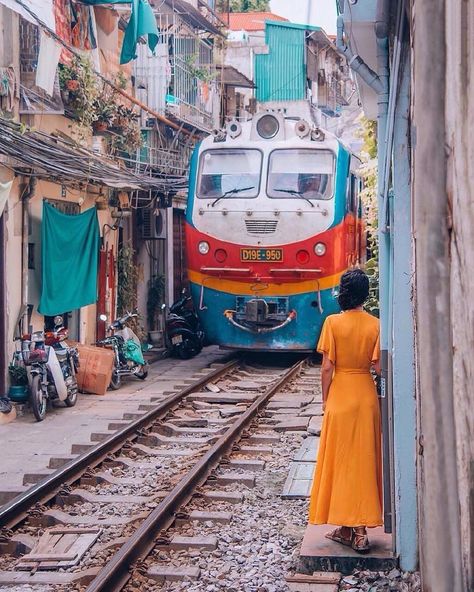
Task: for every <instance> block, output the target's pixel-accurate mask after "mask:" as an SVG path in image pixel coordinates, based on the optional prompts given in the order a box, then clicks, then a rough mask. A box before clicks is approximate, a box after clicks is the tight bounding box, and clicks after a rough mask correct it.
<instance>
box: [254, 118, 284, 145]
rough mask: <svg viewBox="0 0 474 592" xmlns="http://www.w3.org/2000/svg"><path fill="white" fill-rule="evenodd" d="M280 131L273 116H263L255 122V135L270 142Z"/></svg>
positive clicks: (277, 122)
mask: <svg viewBox="0 0 474 592" xmlns="http://www.w3.org/2000/svg"><path fill="white" fill-rule="evenodd" d="M279 130H280V123H279V121H278V119H277V118H276V117H275V116H274V115H270V114H269V113H268V114H266V115H263V116H262V117H261V118H260V119H259V120H258V121H257V133H258V135H259V136H260V137H261V138H263V139H265V140H270V139H271V138H274V137H275V136H276V135H277V134H278V132H279Z"/></svg>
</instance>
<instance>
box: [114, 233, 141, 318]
mask: <svg viewBox="0 0 474 592" xmlns="http://www.w3.org/2000/svg"><path fill="white" fill-rule="evenodd" d="M138 279H139V271H138V267H137V265H136V264H135V250H134V249H133V248H132V246H131V244H130V243H125V244H124V245H122V248H121V249H119V252H118V257H117V311H118V314H119V315H123V314H125V313H126V312H129V311H131V310H135V308H136V306H137V286H138Z"/></svg>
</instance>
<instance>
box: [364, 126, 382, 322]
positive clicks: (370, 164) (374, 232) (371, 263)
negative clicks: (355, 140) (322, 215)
mask: <svg viewBox="0 0 474 592" xmlns="http://www.w3.org/2000/svg"><path fill="white" fill-rule="evenodd" d="M362 137H363V139H364V146H363V152H362V160H363V163H364V164H363V166H362V168H361V170H360V172H361V174H362V177H363V179H364V189H363V191H362V194H361V196H362V203H363V204H364V211H365V224H366V228H367V248H368V251H369V253H368V260H367V263H366V266H365V270H366V272H367V275H368V276H369V281H370V285H369V299H368V300H367V302H366V305H365V307H366V309H367V310H368V311H369V312H371V313H372V314H374V315H376V316H379V240H378V205H377V172H378V167H377V124H376V122H375V121H369V120H368V119H365V118H364V119H363V120H362Z"/></svg>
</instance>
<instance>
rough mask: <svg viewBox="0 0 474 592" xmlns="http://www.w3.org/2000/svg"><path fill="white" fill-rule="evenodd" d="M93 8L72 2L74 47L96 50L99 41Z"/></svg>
mask: <svg viewBox="0 0 474 592" xmlns="http://www.w3.org/2000/svg"><path fill="white" fill-rule="evenodd" d="M92 19H93V11H92V7H91V6H85V5H84V4H79V3H77V2H71V34H72V45H73V46H74V47H77V48H78V49H95V48H96V47H97V40H96V34H95V27H94V23H93V20H92Z"/></svg>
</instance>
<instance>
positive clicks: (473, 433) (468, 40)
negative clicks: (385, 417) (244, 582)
mask: <svg viewBox="0 0 474 592" xmlns="http://www.w3.org/2000/svg"><path fill="white" fill-rule="evenodd" d="M446 46H447V47H449V51H448V52H447V56H446V57H447V62H446V154H447V155H448V171H447V172H448V180H447V194H448V204H449V209H450V217H448V220H447V223H448V227H449V226H450V225H451V224H452V228H451V230H450V238H451V244H450V252H451V322H452V335H453V399H454V414H455V421H456V444H457V460H458V488H459V505H460V512H461V521H460V523H461V542H462V553H463V569H464V575H465V582H466V590H474V573H473V570H474V388H473V384H474V382H473V380H474V355H473V354H474V331H473V328H474V303H473V299H472V294H473V290H474V195H473V188H474V95H473V91H474V4H473V3H472V2H466V1H465V0H449V2H448V0H446ZM450 218H451V219H450Z"/></svg>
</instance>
